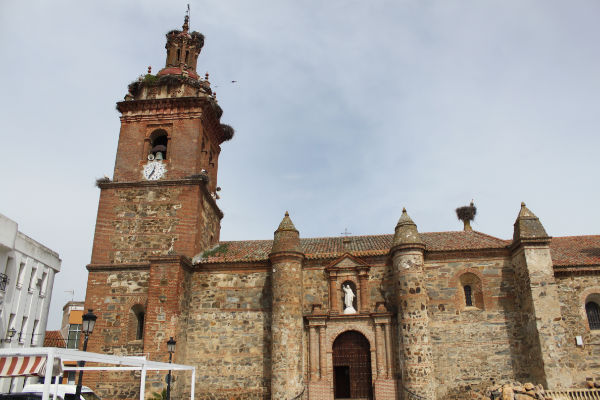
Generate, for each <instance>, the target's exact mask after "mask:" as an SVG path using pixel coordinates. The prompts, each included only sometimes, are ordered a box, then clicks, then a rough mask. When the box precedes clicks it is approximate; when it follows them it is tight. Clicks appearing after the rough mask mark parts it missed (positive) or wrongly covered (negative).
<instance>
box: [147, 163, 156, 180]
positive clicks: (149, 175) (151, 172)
mask: <svg viewBox="0 0 600 400" xmlns="http://www.w3.org/2000/svg"><path fill="white" fill-rule="evenodd" d="M155 169H156V165H154V166H152V171H150V174H148V178H150V177H151V176H152V174H154V170H155Z"/></svg>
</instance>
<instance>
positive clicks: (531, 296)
mask: <svg viewBox="0 0 600 400" xmlns="http://www.w3.org/2000/svg"><path fill="white" fill-rule="evenodd" d="M550 240H551V238H550V237H549V236H548V234H547V233H546V230H545V229H544V227H543V226H542V223H541V222H540V220H539V219H538V217H536V216H535V214H533V213H532V212H531V211H530V210H529V209H528V208H527V207H525V203H521V211H520V212H519V216H518V217H517V220H516V221H515V225H514V233H513V243H512V245H511V251H512V265H513V268H514V270H515V279H516V286H517V295H518V298H519V302H520V307H521V315H522V318H523V330H524V332H523V335H524V337H525V342H526V343H525V344H524V345H525V347H526V348H525V349H523V350H524V354H528V360H526V361H525V362H526V368H527V369H528V370H529V373H530V375H531V378H532V379H533V380H534V382H535V383H538V384H542V385H544V386H545V387H546V388H550V389H558V388H561V387H569V386H570V385H571V375H570V373H569V372H568V369H567V368H566V365H565V362H566V361H567V354H566V351H565V345H566V343H565V337H566V331H565V328H564V325H563V322H562V315H561V309H560V301H559V294H558V288H557V285H556V281H555V279H554V270H553V267H552V258H551V256H550V247H549V246H550Z"/></svg>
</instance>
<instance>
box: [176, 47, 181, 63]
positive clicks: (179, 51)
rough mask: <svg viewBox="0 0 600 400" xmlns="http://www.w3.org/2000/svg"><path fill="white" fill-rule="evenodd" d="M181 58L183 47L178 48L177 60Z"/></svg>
mask: <svg viewBox="0 0 600 400" xmlns="http://www.w3.org/2000/svg"><path fill="white" fill-rule="evenodd" d="M180 59H181V49H177V62H179V60H180Z"/></svg>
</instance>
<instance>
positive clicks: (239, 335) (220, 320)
mask: <svg viewBox="0 0 600 400" xmlns="http://www.w3.org/2000/svg"><path fill="white" fill-rule="evenodd" d="M265 269H266V268H260V269H258V270H257V271H255V272H201V271H200V272H195V273H193V274H191V281H190V291H189V294H188V295H189V298H188V299H187V301H188V303H189V311H188V315H187V316H185V318H187V326H186V327H184V329H185V336H186V342H187V348H188V351H186V352H185V354H182V358H181V359H179V362H182V363H185V364H191V365H196V366H197V368H198V369H197V375H196V376H197V385H196V399H198V400H204V399H206V400H208V399H210V400H213V399H216V400H221V399H222V400H225V399H227V400H230V399H239V400H242V399H243V400H246V399H265V398H269V391H270V376H271V353H270V352H271V339H270V338H271V300H270V299H271V282H270V274H269V273H268V272H266V270H265ZM182 328H183V327H182ZM182 333H183V332H180V334H182Z"/></svg>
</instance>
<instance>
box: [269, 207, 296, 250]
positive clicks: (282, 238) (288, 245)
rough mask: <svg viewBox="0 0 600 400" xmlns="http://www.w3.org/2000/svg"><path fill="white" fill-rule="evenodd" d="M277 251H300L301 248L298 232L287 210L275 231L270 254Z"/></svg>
mask: <svg viewBox="0 0 600 400" xmlns="http://www.w3.org/2000/svg"><path fill="white" fill-rule="evenodd" d="M279 252H297V253H301V252H302V248H301V247H300V233H299V232H298V230H297V229H296V227H295V226H294V223H293V222H292V219H291V218H290V214H289V213H288V212H287V211H286V212H285V215H284V217H283V219H282V220H281V223H280V224H279V227H278V228H277V230H276V231H275V234H274V239H273V248H272V249H271V254H274V253H279Z"/></svg>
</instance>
